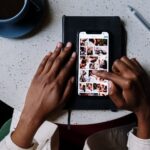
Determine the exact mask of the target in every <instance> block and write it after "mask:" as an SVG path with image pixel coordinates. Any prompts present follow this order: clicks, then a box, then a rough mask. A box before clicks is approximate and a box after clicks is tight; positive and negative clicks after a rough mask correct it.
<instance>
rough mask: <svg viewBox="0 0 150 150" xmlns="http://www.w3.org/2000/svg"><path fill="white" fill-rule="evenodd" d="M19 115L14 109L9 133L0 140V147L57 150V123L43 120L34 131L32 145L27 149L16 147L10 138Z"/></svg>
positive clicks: (14, 149)
mask: <svg viewBox="0 0 150 150" xmlns="http://www.w3.org/2000/svg"><path fill="white" fill-rule="evenodd" d="M19 117H20V112H18V111H17V110H15V111H14V114H13V118H12V124H11V129H10V134H9V135H7V136H6V137H5V138H4V140H3V141H1V142H0V149H2V150H52V149H53V150H58V145H59V144H58V143H59V142H58V131H57V125H55V124H53V123H51V122H49V121H45V122H44V123H43V124H42V125H41V126H40V128H39V129H38V131H37V132H36V134H35V136H34V140H33V146H32V147H30V148H28V149H23V148H21V147H18V146H17V145H16V144H15V143H13V141H12V140H11V133H12V132H13V131H14V130H15V127H16V125H17V123H18V120H19Z"/></svg>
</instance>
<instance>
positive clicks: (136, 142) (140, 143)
mask: <svg viewBox="0 0 150 150" xmlns="http://www.w3.org/2000/svg"><path fill="white" fill-rule="evenodd" d="M135 130H136V128H134V129H133V130H131V131H130V132H129V135H128V143H127V147H128V150H150V139H140V138H138V137H137V136H135V135H134V131H135Z"/></svg>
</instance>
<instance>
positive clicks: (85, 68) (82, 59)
mask: <svg viewBox="0 0 150 150" xmlns="http://www.w3.org/2000/svg"><path fill="white" fill-rule="evenodd" d="M79 48H80V50H79V76H78V94H79V95H80V96H107V95H108V81H107V80H104V79H101V78H100V77H97V76H96V75H94V74H93V72H92V70H104V71H108V40H107V39H102V38H101V39H100V38H86V39H83V38H81V39H80V47H79Z"/></svg>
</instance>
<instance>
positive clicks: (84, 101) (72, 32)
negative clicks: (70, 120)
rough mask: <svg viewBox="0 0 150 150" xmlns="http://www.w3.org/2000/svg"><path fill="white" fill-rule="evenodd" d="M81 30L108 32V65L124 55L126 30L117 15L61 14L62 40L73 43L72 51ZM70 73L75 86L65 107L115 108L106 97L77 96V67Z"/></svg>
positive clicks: (75, 47)
mask: <svg viewBox="0 0 150 150" xmlns="http://www.w3.org/2000/svg"><path fill="white" fill-rule="evenodd" d="M81 31H86V32H90V33H91V32H95V33H96V32H103V31H106V32H108V33H109V41H110V43H109V45H110V47H109V49H110V56H109V57H110V58H109V59H110V60H109V63H110V66H109V70H110V71H111V65H112V63H113V61H114V60H115V59H117V58H120V57H121V56H123V55H125V49H126V47H125V46H126V32H125V29H124V28H123V24H122V22H121V20H120V18H119V17H117V16H116V17H98V16H96V17H94V16H93V17H91V16H90V17H88V16H82V17H81V16H63V17H62V41H63V43H64V44H65V43H67V42H68V41H70V42H72V43H73V51H76V52H77V53H78V34H79V32H81ZM74 68H75V69H74V70H73V72H72V74H74V75H75V76H76V88H75V89H74V91H73V94H72V95H73V96H72V98H71V100H70V101H69V102H68V103H67V105H66V107H65V108H71V109H82V110H98V109H111V110H113V111H115V110H116V107H115V105H114V104H113V102H112V101H111V100H110V98H109V97H108V96H107V97H99V96H88V97H87V96H78V94H77V79H78V75H77V73H78V67H77V65H76V66H75V67H74Z"/></svg>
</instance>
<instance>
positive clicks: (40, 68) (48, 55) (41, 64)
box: [36, 52, 52, 75]
mask: <svg viewBox="0 0 150 150" xmlns="http://www.w3.org/2000/svg"><path fill="white" fill-rule="evenodd" d="M51 55H52V53H51V52H49V53H48V54H47V55H46V56H45V57H44V58H43V60H42V62H41V63H40V65H39V67H38V69H37V71H36V75H39V74H41V72H42V71H43V70H44V67H45V65H46V63H47V61H48V59H49V58H50V57H51Z"/></svg>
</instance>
